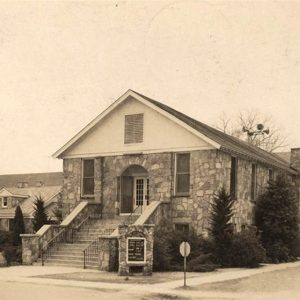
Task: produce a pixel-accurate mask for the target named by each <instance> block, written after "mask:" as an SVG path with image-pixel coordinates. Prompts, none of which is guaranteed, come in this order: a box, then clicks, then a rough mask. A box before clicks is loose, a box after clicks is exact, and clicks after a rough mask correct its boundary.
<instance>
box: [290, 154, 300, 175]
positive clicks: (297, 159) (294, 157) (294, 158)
mask: <svg viewBox="0 0 300 300" xmlns="http://www.w3.org/2000/svg"><path fill="white" fill-rule="evenodd" d="M291 167H293V168H295V169H296V170H298V171H299V172H300V148H292V149H291Z"/></svg>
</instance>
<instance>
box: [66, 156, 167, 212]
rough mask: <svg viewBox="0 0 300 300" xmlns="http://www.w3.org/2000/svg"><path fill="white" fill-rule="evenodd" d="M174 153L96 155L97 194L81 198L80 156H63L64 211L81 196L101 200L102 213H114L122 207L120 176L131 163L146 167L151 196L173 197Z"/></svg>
mask: <svg viewBox="0 0 300 300" xmlns="http://www.w3.org/2000/svg"><path fill="white" fill-rule="evenodd" d="M172 157H173V156H172V154H171V153H159V154H147V155H146V154H145V155H138V154H137V155H123V156H122V155H120V156H109V157H103V158H96V159H95V195H94V198H89V199H86V198H82V197H81V194H80V190H81V159H64V184H63V211H64V216H66V215H67V214H68V213H69V212H70V211H72V210H73V209H74V207H75V206H76V205H77V204H78V202H80V201H81V200H89V201H91V202H101V203H102V206H103V208H102V212H103V217H106V216H109V217H114V215H115V214H118V212H119V210H120V195H119V192H118V177H120V176H121V175H122V173H123V171H124V170H126V169H127V168H128V167H130V166H131V165H140V166H142V167H144V168H145V169H146V170H147V171H148V174H149V185H150V191H149V192H150V195H151V199H150V200H168V201H170V197H171V190H172V184H173V180H172V173H171V172H172V164H173V159H172Z"/></svg>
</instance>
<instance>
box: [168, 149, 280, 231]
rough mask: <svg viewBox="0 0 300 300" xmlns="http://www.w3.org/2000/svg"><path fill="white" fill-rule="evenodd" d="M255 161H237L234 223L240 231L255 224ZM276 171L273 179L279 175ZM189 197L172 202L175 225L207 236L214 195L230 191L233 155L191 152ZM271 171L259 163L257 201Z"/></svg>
mask: <svg viewBox="0 0 300 300" xmlns="http://www.w3.org/2000/svg"><path fill="white" fill-rule="evenodd" d="M252 163H254V162H253V161H250V160H246V159H242V158H238V171H237V172H238V173H237V199H236V202H235V206H234V212H235V215H234V217H233V220H232V221H233V223H234V224H235V228H236V230H237V231H240V230H241V227H242V225H251V224H253V221H254V220H253V209H254V205H255V201H252V199H251V172H252ZM273 171H274V176H276V174H278V171H277V170H273ZM190 172H191V176H190V194H189V195H188V196H186V197H177V196H176V195H174V196H173V198H172V202H171V203H172V221H173V223H186V224H190V225H191V227H192V228H193V229H195V230H196V232H197V233H199V234H200V233H201V234H203V235H207V234H208V229H209V218H210V214H211V203H212V201H213V198H214V195H215V193H216V192H217V191H218V190H219V189H220V188H221V187H222V186H224V187H225V189H226V190H227V192H229V190H230V172H231V155H230V154H229V153H226V152H222V151H219V150H206V151H193V152H191V170H190ZM268 180H269V167H267V166H263V165H261V164H259V163H257V172H256V199H257V197H258V196H259V195H260V194H261V193H263V192H264V190H265V188H266V187H267V185H268Z"/></svg>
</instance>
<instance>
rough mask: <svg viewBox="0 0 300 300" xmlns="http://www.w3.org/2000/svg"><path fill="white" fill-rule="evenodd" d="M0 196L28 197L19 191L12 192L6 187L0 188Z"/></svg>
mask: <svg viewBox="0 0 300 300" xmlns="http://www.w3.org/2000/svg"><path fill="white" fill-rule="evenodd" d="M18 192H19V191H18ZM0 196H1V197H15V198H28V195H25V194H21V193H12V192H11V191H9V190H8V189H7V188H1V189H0Z"/></svg>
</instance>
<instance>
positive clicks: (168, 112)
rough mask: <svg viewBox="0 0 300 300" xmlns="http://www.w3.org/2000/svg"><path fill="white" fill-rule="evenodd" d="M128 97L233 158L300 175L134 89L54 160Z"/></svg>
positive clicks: (273, 157)
mask: <svg viewBox="0 0 300 300" xmlns="http://www.w3.org/2000/svg"><path fill="white" fill-rule="evenodd" d="M129 96H132V97H134V98H135V99H137V100H138V101H140V102H142V103H144V104H145V105H147V106H148V107H150V108H152V109H154V110H156V111H158V112H159V113H160V114H162V115H164V116H166V117H167V118H169V119H170V120H172V121H174V122H175V123H177V124H179V125H180V126H182V127H183V128H185V129H187V130H188V131H189V132H191V133H193V134H195V135H196V136H198V137H199V138H201V139H202V140H204V141H206V142H207V143H208V144H210V145H211V146H212V147H214V148H217V149H221V150H223V151H226V152H230V153H232V154H233V155H239V156H243V157H245V158H249V159H251V160H254V161H258V162H261V163H263V164H267V165H269V166H274V167H277V168H280V169H284V170H286V171H288V172H290V173H293V174H297V173H298V172H297V171H296V170H294V169H292V168H291V167H290V165H289V163H287V162H286V161H285V160H283V159H281V158H280V157H278V156H277V155H275V154H272V153H270V152H267V151H265V150H263V149H261V148H258V147H256V146H254V145H251V144H249V143H247V142H244V141H242V140H240V139H238V138H235V137H233V136H231V135H228V134H226V133H224V132H221V131H219V130H217V129H215V128H213V127H211V126H208V125H206V124H204V123H202V122H199V121H197V120H195V119H193V118H190V117H189V116H187V115H185V114H183V113H181V112H179V111H177V110H175V109H173V108H171V107H169V106H167V105H165V104H163V103H161V102H158V101H156V100H153V99H151V98H148V97H146V96H144V95H142V94H140V93H137V92H135V91H132V90H128V91H127V92H126V93H125V94H124V95H122V96H121V97H120V98H119V99H118V100H117V101H115V102H114V103H113V104H112V105H111V106H110V107H109V108H108V109H106V110H105V111H104V112H103V113H102V114H100V115H99V116H98V117H97V118H95V119H94V120H93V121H92V122H91V123H89V124H88V125H87V126H86V127H85V128H83V129H82V130H81V131H80V132H79V133H78V134H77V135H75V136H74V137H73V138H72V139H71V140H70V141H69V142H68V143H66V144H65V145H64V146H63V147H62V148H60V149H59V150H58V151H57V152H55V153H54V154H53V156H54V157H61V156H62V154H63V153H64V152H65V151H66V150H67V149H68V148H69V147H71V146H72V145H73V144H74V143H76V142H77V141H78V140H79V139H80V138H81V137H82V136H83V135H84V134H86V133H87V132H88V131H89V130H91V129H92V128H93V127H94V126H95V125H96V124H97V123H98V122H100V121H101V119H103V118H104V117H105V116H106V115H108V114H109V113H110V112H111V111H112V110H114V109H115V108H116V107H117V106H118V105H120V104H121V103H122V102H123V101H125V99H127V98H128V97H129Z"/></svg>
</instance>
